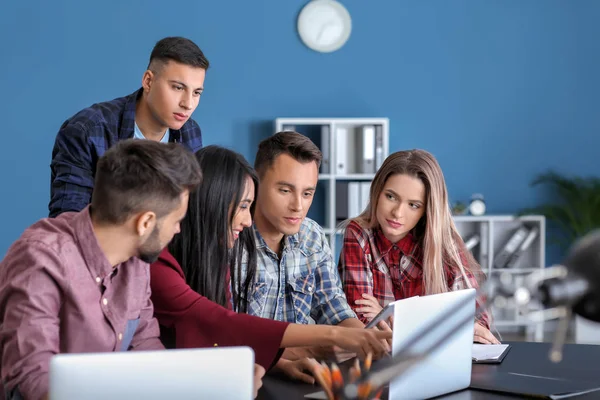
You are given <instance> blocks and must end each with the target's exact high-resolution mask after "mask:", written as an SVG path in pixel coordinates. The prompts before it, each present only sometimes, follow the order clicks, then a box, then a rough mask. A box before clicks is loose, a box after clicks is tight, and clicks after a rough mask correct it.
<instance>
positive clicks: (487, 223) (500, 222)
mask: <svg viewBox="0 0 600 400" xmlns="http://www.w3.org/2000/svg"><path fill="white" fill-rule="evenodd" d="M454 223H455V224H456V227H457V229H458V231H459V233H460V235H461V236H462V238H463V239H464V240H467V239H468V238H469V237H470V236H472V235H473V234H479V236H480V242H479V244H478V245H477V246H475V247H474V248H473V249H472V253H473V256H474V257H475V259H476V260H477V261H478V262H479V264H480V265H481V268H482V269H483V272H485V274H486V275H487V277H488V279H490V278H492V277H494V278H497V277H498V275H499V274H501V273H503V272H506V273H510V274H512V275H513V279H515V281H516V282H522V281H523V280H524V279H525V278H526V277H527V275H528V274H530V273H532V272H534V271H536V270H539V269H540V268H545V267H546V241H545V238H546V219H545V217H544V216H541V215H529V216H522V217H517V216H513V215H484V216H454ZM521 224H525V225H527V226H529V227H532V226H536V227H537V228H538V229H539V233H538V235H537V237H536V238H535V240H534V241H533V242H532V244H531V246H530V247H529V248H528V249H527V250H526V251H525V252H524V253H523V254H522V256H521V257H520V258H519V259H518V261H517V262H516V263H515V264H514V265H513V266H512V267H510V268H496V267H494V258H495V256H496V255H497V254H498V253H499V252H500V251H501V250H502V248H503V247H504V246H505V244H506V243H507V241H508V240H509V239H510V237H511V236H512V234H513V233H514V232H515V231H516V229H517V228H518V227H519V226H520V225H521ZM540 307H541V306H540V305H539V304H534V303H533V304H531V305H530V309H531V310H536V309H539V308H540ZM492 314H493V326H494V327H495V328H496V329H497V330H498V331H499V332H500V333H502V332H513V331H515V330H522V329H525V331H526V335H527V337H528V339H533V340H535V341H537V342H541V341H543V338H544V322H543V321H540V322H533V321H531V320H529V319H528V318H527V316H526V315H521V313H520V312H519V310H518V309H517V308H516V307H513V306H510V305H509V306H507V307H503V308H501V309H500V308H495V307H494V306H492Z"/></svg>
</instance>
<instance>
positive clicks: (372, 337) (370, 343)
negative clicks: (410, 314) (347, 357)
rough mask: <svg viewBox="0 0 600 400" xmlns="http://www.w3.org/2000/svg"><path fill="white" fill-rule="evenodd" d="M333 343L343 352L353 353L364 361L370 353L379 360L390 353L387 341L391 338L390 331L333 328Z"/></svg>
mask: <svg viewBox="0 0 600 400" xmlns="http://www.w3.org/2000/svg"><path fill="white" fill-rule="evenodd" d="M333 328H335V329H334V330H333V332H334V337H333V342H334V343H335V345H336V346H338V347H341V348H342V349H344V350H348V351H352V352H355V353H356V354H357V355H358V357H359V358H362V359H364V358H365V357H366V356H367V354H369V353H371V354H372V355H373V357H374V358H381V357H382V356H384V355H386V354H387V353H388V352H389V351H390V347H389V345H388V343H387V342H386V341H387V340H389V339H391V338H392V331H391V330H386V331H380V330H379V329H364V328H363V329H361V328H343V327H337V326H335V327H333Z"/></svg>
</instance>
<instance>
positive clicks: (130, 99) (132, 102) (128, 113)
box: [119, 88, 181, 142]
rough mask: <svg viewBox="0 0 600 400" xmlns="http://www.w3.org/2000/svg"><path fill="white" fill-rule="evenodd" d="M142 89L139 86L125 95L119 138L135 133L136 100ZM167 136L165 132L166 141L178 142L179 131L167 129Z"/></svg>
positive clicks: (129, 137) (131, 135) (125, 137)
mask: <svg viewBox="0 0 600 400" xmlns="http://www.w3.org/2000/svg"><path fill="white" fill-rule="evenodd" d="M143 93H144V89H143V88H140V89H138V90H136V91H135V92H133V93H132V94H130V95H129V96H127V101H126V102H125V108H124V109H123V119H122V120H121V129H120V130H119V140H122V139H131V138H132V137H134V133H135V107H136V105H137V102H138V100H139V99H140V97H142V94H143ZM167 133H168V136H167V134H165V137H166V138H167V141H169V142H180V141H181V131H175V130H171V129H169V130H168V132H167Z"/></svg>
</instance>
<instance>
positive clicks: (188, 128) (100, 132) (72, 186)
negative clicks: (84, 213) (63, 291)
mask: <svg viewBox="0 0 600 400" xmlns="http://www.w3.org/2000/svg"><path fill="white" fill-rule="evenodd" d="M141 95H142V89H139V90H138V91H136V92H134V93H132V94H130V95H129V96H126V97H120V98H118V99H114V100H111V101H107V102H105V103H99V104H94V105H92V106H91V107H88V108H86V109H83V110H81V111H79V112H78V113H77V114H75V115H74V116H73V117H71V118H70V119H68V120H66V121H65V122H64V123H63V124H62V126H61V127H60V130H59V131H58V134H57V135H56V140H55V142H54V148H53V149H52V162H51V163H50V170H51V177H50V184H51V186H50V203H49V204H48V209H49V211H50V217H55V216H57V215H59V214H61V213H63V212H65V211H81V210H83V209H84V208H85V206H87V205H88V204H89V203H90V201H91V198H92V189H93V188H94V175H95V173H96V163H97V162H98V159H99V158H100V157H101V156H102V155H103V154H104V152H106V150H108V149H109V148H110V147H112V146H114V145H115V144H116V143H117V142H118V141H120V140H124V139H130V138H132V137H133V132H134V127H135V106H136V102H137V100H138V99H139V97H140V96H141ZM169 141H170V142H180V143H183V144H184V145H185V146H186V147H188V148H189V149H190V150H192V151H193V152H195V151H196V150H198V149H200V148H201V147H202V134H201V132H200V127H199V126H198V124H197V123H196V122H195V121H194V120H192V119H190V120H188V121H186V123H185V124H184V125H183V127H182V128H181V129H180V130H178V131H174V130H170V136H169Z"/></svg>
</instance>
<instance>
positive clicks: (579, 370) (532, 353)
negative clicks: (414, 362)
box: [258, 342, 600, 400]
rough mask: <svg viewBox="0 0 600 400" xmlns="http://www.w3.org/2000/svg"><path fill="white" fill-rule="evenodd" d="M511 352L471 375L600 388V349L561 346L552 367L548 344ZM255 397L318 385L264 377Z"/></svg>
mask: <svg viewBox="0 0 600 400" xmlns="http://www.w3.org/2000/svg"><path fill="white" fill-rule="evenodd" d="M510 344H511V345H512V347H513V348H512V349H511V350H510V352H509V353H508V354H507V355H506V358H504V361H502V363H501V364H473V374H476V373H477V374H482V373H485V374H494V373H496V372H504V373H506V372H512V373H520V374H529V375H538V376H545V377H552V378H564V379H577V380H581V381H588V382H592V383H595V384H598V385H599V386H600V346H597V345H576V344H568V345H565V347H564V354H563V360H562V362H560V363H558V364H554V363H552V362H551V361H550V359H549V358H548V353H549V351H550V343H526V342H510ZM263 382H264V383H263V388H262V389H261V390H260V392H259V394H258V399H259V400H275V399H278V400H279V399H284V400H295V399H303V398H304V395H305V394H308V393H313V392H316V391H318V390H319V387H318V386H312V385H307V384H304V383H297V382H291V381H289V380H286V379H282V378H278V377H271V376H267V377H266V378H265V379H264V381H263ZM438 398H439V399H442V398H443V399H448V400H471V399H473V400H479V399H492V400H496V399H514V398H515V397H514V396H509V395H502V394H496V393H492V392H487V391H480V390H473V389H467V390H462V391H460V392H456V393H453V394H449V395H446V396H441V397H438ZM598 398H600V393H598V392H596V393H591V394H588V395H584V396H580V397H577V399H582V400H583V399H586V400H587V399H598Z"/></svg>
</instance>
